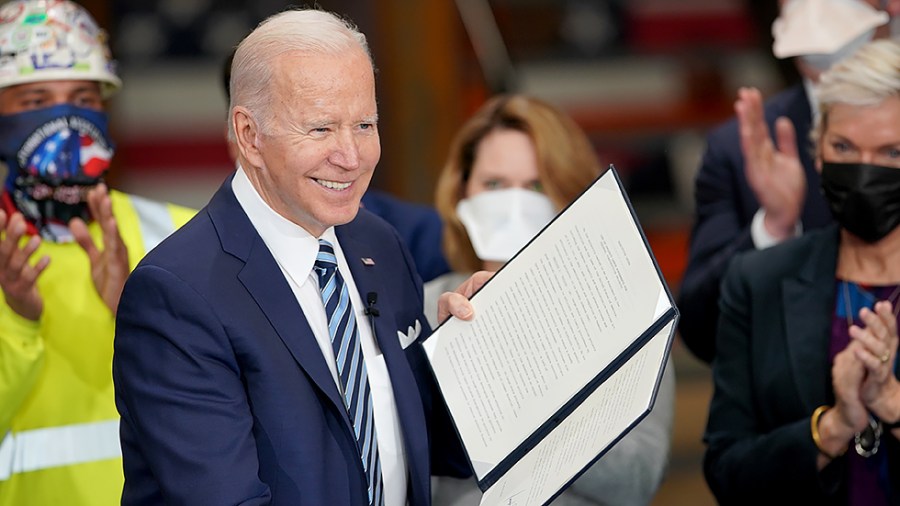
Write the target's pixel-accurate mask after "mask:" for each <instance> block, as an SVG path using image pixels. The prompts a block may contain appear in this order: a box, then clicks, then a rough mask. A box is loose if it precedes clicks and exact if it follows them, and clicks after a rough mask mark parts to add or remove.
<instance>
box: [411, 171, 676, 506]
mask: <svg viewBox="0 0 900 506" xmlns="http://www.w3.org/2000/svg"><path fill="white" fill-rule="evenodd" d="M471 300H472V304H473V305H474V307H475V319H474V320H473V321H471V322H466V321H462V320H458V319H455V318H451V319H450V320H448V321H446V322H445V323H444V324H443V325H441V326H440V327H439V328H438V329H437V330H436V331H435V332H434V333H433V334H432V335H431V337H429V338H428V340H427V341H425V344H424V346H425V351H426V353H427V355H428V359H429V361H430V362H431V367H432V370H433V371H434V375H435V377H436V379H437V382H438V385H439V386H440V389H441V391H442V393H443V395H444V398H445V400H446V402H447V406H448V408H449V409H450V414H451V417H452V418H453V422H454V425H455V427H456V430H457V432H458V433H459V436H460V438H461V439H462V442H463V446H464V447H465V450H466V453H467V454H468V457H469V461H470V463H471V464H472V469H473V470H474V472H475V476H476V478H477V479H478V486H479V487H480V488H481V490H482V491H483V493H484V495H483V497H482V500H481V504H482V505H495V504H497V505H499V504H503V505H520V506H521V505H531V504H545V503H547V502H549V501H550V500H552V499H553V498H554V497H556V496H557V495H558V494H559V493H560V492H561V491H562V490H564V489H565V487H566V486H568V484H569V483H571V482H572V481H574V479H575V478H577V477H578V475H580V474H581V472H582V471H584V470H585V469H586V468H587V467H588V466H589V465H590V464H591V463H593V462H594V461H596V460H597V459H598V458H600V457H601V456H602V455H603V454H604V453H605V452H606V451H607V450H608V449H609V448H610V447H611V446H612V445H613V444H615V442H616V441H618V440H619V439H620V438H621V437H622V436H624V435H625V433H627V432H628V431H629V430H630V429H631V428H632V427H634V426H635V425H636V424H637V423H638V422H639V421H640V420H641V419H643V417H644V416H646V415H647V413H649V412H650V409H651V408H652V407H653V402H654V400H655V398H656V391H657V389H658V387H659V383H660V380H661V378H662V375H663V369H664V367H665V364H666V359H667V356H668V354H669V351H670V349H671V345H672V336H673V335H674V332H675V325H676V321H677V319H678V311H677V309H676V308H675V305H674V303H673V300H672V295H671V293H670V292H669V289H668V287H667V286H666V283H665V281H664V280H663V277H662V275H661V273H660V271H659V268H658V266H657V265H656V260H655V259H654V258H653V253H652V252H651V250H650V247H649V246H648V245H647V241H646V238H645V237H644V234H643V231H642V230H641V227H640V225H639V224H638V222H637V218H636V217H635V214H634V211H633V209H632V208H631V205H630V203H629V201H628V198H627V196H626V195H625V191H624V189H623V188H622V184H621V181H620V180H619V178H618V175H617V174H616V172H615V169H614V168H612V167H610V170H608V171H606V172H605V173H604V174H603V175H602V176H600V177H599V178H598V179H597V180H596V181H595V182H594V183H593V184H592V185H591V186H590V187H589V188H588V189H587V190H585V192H584V193H582V195H581V196H580V197H579V198H578V199H577V200H576V201H575V202H574V203H572V204H571V205H570V206H569V207H567V208H566V209H565V210H564V211H563V212H562V213H560V215H559V216H557V217H556V218H555V219H554V220H553V221H552V222H551V223H550V224H549V225H547V227H546V228H544V230H542V231H541V233H540V234H538V235H537V237H535V238H534V239H532V241H531V242H530V243H529V244H528V245H527V246H526V247H525V248H524V249H522V250H521V251H520V252H519V253H518V254H517V255H516V256H515V257H514V258H513V259H512V260H510V261H509V262H508V263H507V264H506V265H505V266H504V267H503V268H502V269H501V270H499V271H498V272H497V273H496V274H495V275H494V277H493V278H491V280H490V281H489V282H488V283H486V284H485V285H484V286H483V287H482V288H481V290H479V291H478V292H477V293H476V294H475V295H474V296H473V297H472V299H471ZM435 437H440V435H435Z"/></svg>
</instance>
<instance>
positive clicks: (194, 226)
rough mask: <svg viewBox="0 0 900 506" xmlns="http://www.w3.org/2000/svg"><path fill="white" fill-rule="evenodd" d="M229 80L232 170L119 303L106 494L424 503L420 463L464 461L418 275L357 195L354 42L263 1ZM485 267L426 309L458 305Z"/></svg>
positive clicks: (358, 54) (372, 150)
mask: <svg viewBox="0 0 900 506" xmlns="http://www.w3.org/2000/svg"><path fill="white" fill-rule="evenodd" d="M231 92H232V98H231V113H230V118H229V121H230V124H229V129H230V132H229V134H230V136H231V137H232V139H233V140H234V141H235V144H236V146H237V148H238V161H239V164H238V169H237V171H236V172H235V174H234V175H233V176H232V177H230V178H229V179H228V180H227V181H226V182H225V183H224V184H223V186H222V187H221V188H220V189H219V191H218V192H217V193H216V195H215V196H213V198H212V199H211V201H210V203H209V204H208V205H207V207H206V208H205V209H203V210H202V211H201V212H200V213H199V214H198V215H197V217H196V218H195V219H194V220H193V221H191V222H190V223H189V224H188V225H186V226H185V228H184V229H183V232H182V233H180V234H177V235H174V236H172V237H171V238H170V240H168V241H165V242H164V243H162V244H161V245H160V246H159V247H157V248H156V249H155V250H154V251H153V252H151V254H150V255H148V256H147V257H146V259H145V261H143V262H142V263H141V264H140V265H139V266H138V267H137V268H136V270H135V271H134V275H133V276H131V277H130V278H129V280H128V282H127V284H126V287H125V291H124V293H123V296H122V302H121V305H120V307H119V312H118V319H117V329H116V341H115V356H114V363H113V376H114V379H115V386H116V401H117V406H118V408H119V412H120V413H121V416H122V421H121V439H122V449H123V460H124V469H125V476H126V485H125V491H124V493H123V498H122V502H123V504H160V503H163V502H165V503H173V504H284V505H292V506H294V505H307V504H308V505H322V504H340V505H382V504H384V505H397V506H399V505H405V504H415V505H420V504H429V503H430V490H429V480H430V474H432V472H434V473H449V474H456V475H465V473H466V472H467V469H466V468H465V466H464V464H462V462H463V461H462V460H461V459H459V458H458V457H459V454H458V453H456V452H458V446H457V442H456V441H455V440H454V438H452V437H448V436H447V434H452V431H446V430H445V431H441V432H442V433H440V436H439V437H438V436H436V434H435V433H436V432H438V431H437V430H436V429H435V424H438V423H445V422H446V418H445V416H446V412H445V411H444V406H443V403H442V401H441V400H440V398H439V396H437V395H436V389H435V386H434V384H433V379H432V378H431V376H430V373H429V371H428V370H427V363H426V361H425V357H424V354H423V353H424V352H423V350H422V348H421V346H420V341H421V340H422V339H424V337H426V336H427V335H428V333H429V332H430V330H429V328H428V324H427V322H426V320H425V317H424V316H423V314H422V287H421V281H420V280H419V277H418V275H417V274H416V272H415V267H414V265H413V262H412V260H411V259H410V256H409V254H408V252H407V250H406V249H405V248H404V247H403V245H402V242H401V240H400V237H399V236H398V234H397V232H396V230H394V229H393V228H392V227H390V226H389V225H388V224H387V223H386V222H384V221H383V220H381V219H380V218H377V217H375V216H374V215H373V214H371V213H369V212H368V211H366V210H365V209H360V205H359V204H360V198H361V197H362V195H363V193H364V192H365V191H366V188H367V186H368V183H369V181H370V180H371V177H372V171H373V169H374V167H375V164H376V163H377V161H378V158H379V155H380V147H379V139H378V130H377V108H376V102H375V84H374V72H373V68H372V63H371V57H370V55H369V53H368V48H367V46H366V43H365V38H364V36H363V35H362V34H361V33H359V32H358V31H357V30H356V29H355V28H354V27H352V26H351V25H349V24H347V23H345V22H344V21H342V20H340V19H339V18H337V17H335V16H334V15H332V14H330V13H326V12H323V11H317V10H292V11H286V12H283V13H281V14H278V15H275V16H273V17H271V18H269V19H268V20H267V21H266V22H264V23H263V24H261V25H260V26H259V27H258V28H257V29H256V30H254V31H253V33H251V34H250V35H249V36H248V37H247V38H246V39H244V41H242V42H241V44H240V45H239V47H238V49H237V52H236V54H235V58H234V63H233V69H232V78H231ZM484 277H485V273H482V274H481V275H480V276H479V277H473V278H472V279H470V280H469V281H468V282H467V283H466V285H465V286H464V287H461V289H460V291H459V293H452V294H445V295H444V296H442V300H441V307H440V311H441V313H442V315H444V316H446V315H447V314H448V313H452V314H453V315H455V316H457V317H465V318H468V317H471V315H472V309H471V306H470V305H469V304H468V301H467V299H466V297H467V296H468V295H471V293H472V292H473V291H474V288H476V287H477V286H479V285H480V282H483V280H484ZM440 445H444V446H446V448H444V447H440ZM454 450H455V451H456V452H454ZM444 456H448V457H450V456H455V457H457V458H456V459H451V458H447V459H443V458H441V457H444Z"/></svg>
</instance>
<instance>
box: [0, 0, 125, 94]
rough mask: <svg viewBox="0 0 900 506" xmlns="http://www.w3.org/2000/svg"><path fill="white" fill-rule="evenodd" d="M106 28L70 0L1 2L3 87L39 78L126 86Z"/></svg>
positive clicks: (107, 87) (105, 90) (106, 87)
mask: <svg viewBox="0 0 900 506" xmlns="http://www.w3.org/2000/svg"><path fill="white" fill-rule="evenodd" d="M106 39H107V37H106V32H104V31H103V30H102V29H100V28H99V27H98V26H97V23H96V22H95V21H94V18H93V17H91V15H90V13H89V12H88V11H87V10H85V9H84V7H82V6H80V5H78V4H76V3H74V2H71V1H69V0H14V1H12V2H9V3H6V4H3V6H0V88H6V87H7V86H13V85H16V84H24V83H34V82H40V81H58V80H86V81H98V82H100V84H101V89H102V90H103V95H104V96H109V95H111V94H112V93H114V92H115V91H117V90H118V89H119V88H120V87H121V86H122V81H121V80H120V79H119V77H118V76H117V75H116V73H115V61H114V60H113V59H112V57H111V55H110V52H109V47H108V46H107V44H106Z"/></svg>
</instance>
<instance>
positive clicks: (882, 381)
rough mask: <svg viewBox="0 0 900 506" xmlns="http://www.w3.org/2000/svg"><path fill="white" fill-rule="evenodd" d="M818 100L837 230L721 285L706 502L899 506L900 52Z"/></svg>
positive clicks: (849, 70)
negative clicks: (711, 496)
mask: <svg viewBox="0 0 900 506" xmlns="http://www.w3.org/2000/svg"><path fill="white" fill-rule="evenodd" d="M816 98H817V110H818V114H817V117H816V122H815V124H814V127H813V133H812V136H813V138H814V144H815V147H814V158H815V166H816V168H817V170H818V171H819V172H820V173H821V189H822V191H823V193H824V195H825V200H826V201H827V203H828V205H829V207H830V210H831V212H832V214H833V216H834V219H835V221H836V223H835V224H833V225H830V226H828V227H825V228H821V229H818V230H815V231H811V232H808V233H806V234H804V235H803V236H802V237H799V238H795V239H792V240H789V241H786V242H785V243H783V244H780V245H778V246H774V247H772V248H770V249H766V250H762V251H751V252H746V253H743V254H741V255H738V256H737V257H736V258H735V259H734V261H733V262H732V263H731V266H730V267H729V269H728V270H727V272H726V275H725V279H724V282H723V284H722V302H721V316H720V320H719V324H718V335H717V338H716V339H717V341H716V345H717V348H716V359H715V361H714V362H713V379H714V387H715V390H714V395H713V399H712V403H711V405H710V410H709V421H708V425H707V429H706V434H705V437H704V439H705V441H706V443H707V445H708V447H707V451H706V455H705V459H704V470H705V475H706V479H707V482H708V483H709V486H710V489H711V490H712V491H713V493H714V494H715V496H716V498H717V499H718V500H719V503H720V504H767V503H769V504H772V503H774V504H819V505H860V506H862V505H865V506H880V505H898V504H900V441H898V436H900V383H898V381H897V375H898V370H897V346H898V338H897V326H898V311H900V300H898V299H900V41H898V40H896V39H884V40H878V41H874V42H871V43H870V44H868V45H866V46H864V47H863V48H862V49H861V50H859V51H858V52H856V53H855V54H854V55H853V56H850V57H848V58H846V59H844V60H842V61H841V62H840V63H838V64H836V65H835V66H833V67H832V68H831V69H830V70H829V71H827V72H826V73H825V74H823V76H822V78H821V81H820V83H819V84H818V86H817V87H816ZM763 121H764V120H763V119H762V118H761V117H757V118H756V119H755V122H756V123H757V125H751V126H753V127H755V128H761V127H762V123H763ZM785 156H788V155H785ZM791 156H792V158H793V159H794V160H793V163H794V164H795V165H799V163H800V162H799V159H798V157H799V155H798V154H797V153H793V155H791Z"/></svg>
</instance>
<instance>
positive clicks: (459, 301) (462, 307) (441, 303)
mask: <svg viewBox="0 0 900 506" xmlns="http://www.w3.org/2000/svg"><path fill="white" fill-rule="evenodd" d="M493 275H494V273H493V272H488V271H478V272H476V273H475V274H472V276H471V277H470V278H469V279H467V280H466V281H465V282H463V284H461V285H459V288H457V289H456V291H454V292H444V293H442V294H441V297H440V298H439V299H438V322H440V323H443V322H444V320H446V319H447V318H449V317H450V316H455V317H457V318H459V319H461V320H471V319H472V318H474V317H475V311H474V309H473V308H472V303H471V302H469V298H470V297H472V295H473V294H474V293H475V292H477V291H478V290H479V289H480V288H481V287H482V286H483V285H484V284H485V283H486V282H487V280H488V279H490V278H491V276H493Z"/></svg>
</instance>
